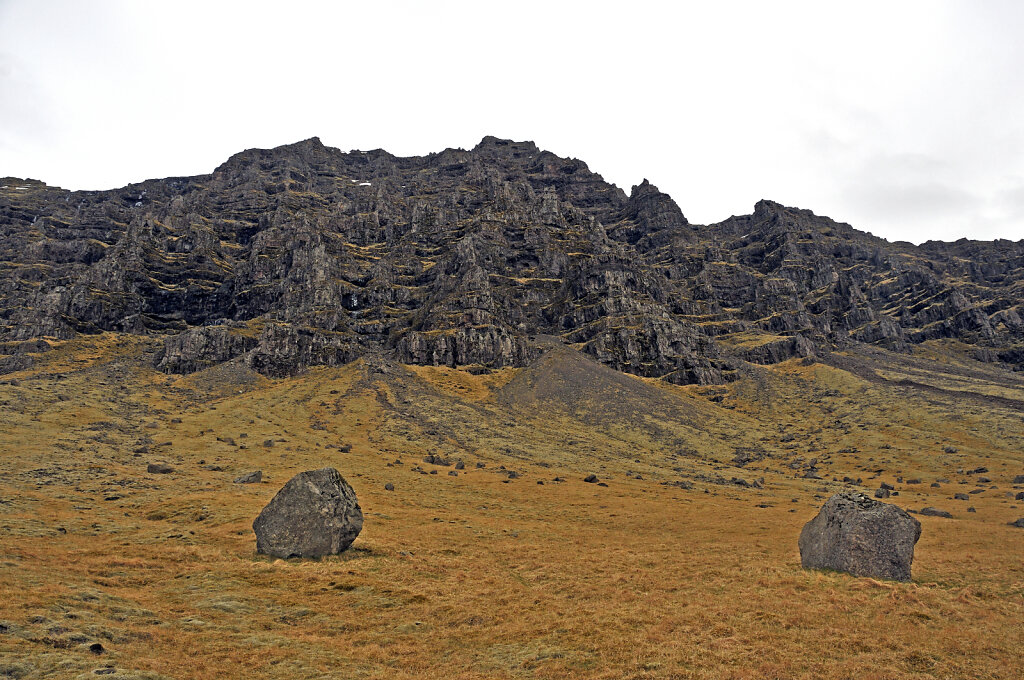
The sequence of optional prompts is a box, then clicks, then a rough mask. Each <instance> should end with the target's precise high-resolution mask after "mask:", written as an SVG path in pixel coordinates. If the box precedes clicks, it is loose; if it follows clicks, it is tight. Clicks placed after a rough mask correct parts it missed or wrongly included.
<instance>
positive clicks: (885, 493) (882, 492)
mask: <svg viewBox="0 0 1024 680" xmlns="http://www.w3.org/2000/svg"><path fill="white" fill-rule="evenodd" d="M890 493H891V492H890V491H889V490H888V489H875V498H888V497H889V494H890Z"/></svg>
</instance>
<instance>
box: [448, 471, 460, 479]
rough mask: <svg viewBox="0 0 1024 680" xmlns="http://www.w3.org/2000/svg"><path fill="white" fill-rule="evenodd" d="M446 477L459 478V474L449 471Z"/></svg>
mask: <svg viewBox="0 0 1024 680" xmlns="http://www.w3.org/2000/svg"><path fill="white" fill-rule="evenodd" d="M448 476H449V477H458V476H459V473H458V472H456V471H455V470H449V471H448Z"/></svg>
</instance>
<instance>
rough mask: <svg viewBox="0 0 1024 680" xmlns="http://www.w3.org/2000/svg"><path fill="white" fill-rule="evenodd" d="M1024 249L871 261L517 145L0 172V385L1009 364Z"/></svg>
mask: <svg viewBox="0 0 1024 680" xmlns="http://www.w3.org/2000/svg"><path fill="white" fill-rule="evenodd" d="M1022 299H1024V241H1018V242H1015V243H1014V242H1009V241H996V242H978V241H968V240H961V241H957V242H956V243H940V242H928V243H925V244H923V245H921V246H913V245H911V244H908V243H889V242H887V241H885V240H883V239H880V238H876V237H873V236H871V235H869V234H866V233H863V232H860V231H857V230H855V229H853V228H852V227H850V226H849V225H846V224H842V223H839V222H835V221H833V220H831V219H829V218H827V217H821V216H817V215H815V214H814V213H812V212H810V211H808V210H800V209H795V208H788V207H785V206H782V205H779V204H777V203H773V202H771V201H760V202H759V203H757V205H756V206H754V210H753V213H752V214H750V215H744V216H739V217H731V218H729V219H727V220H725V221H724V222H720V223H718V224H712V225H706V226H705V225H694V224H690V223H689V222H688V221H687V219H686V217H685V216H684V215H683V212H682V211H681V210H680V208H679V206H677V205H676V203H675V202H674V201H673V200H672V199H671V198H670V197H669V196H668V195H666V194H664V193H662V192H661V191H659V190H658V189H657V187H655V186H654V185H652V184H650V183H649V182H648V181H646V180H644V181H643V182H642V183H641V184H640V185H638V186H635V187H633V188H632V190H631V192H630V193H629V194H628V195H627V194H626V193H625V192H623V191H622V190H621V189H619V188H618V187H616V186H614V185H612V184H609V183H608V182H606V181H604V180H603V179H602V177H601V176H600V175H598V174H596V173H594V172H591V171H590V169H589V168H588V167H587V165H586V164H585V163H583V162H582V161H579V160H575V159H565V158H560V157H558V156H556V155H554V154H552V153H550V152H547V151H542V150H540V149H538V148H537V147H536V146H535V145H534V144H533V143H531V142H513V141H509V140H502V139H496V138H494V137H486V138H484V139H483V140H482V141H481V142H480V144H478V145H477V146H476V147H475V148H473V149H471V150H469V151H465V150H459V149H447V150H445V151H442V152H440V153H436V154H431V155H428V156H425V157H410V158H400V157H396V156H393V155H391V154H389V153H387V152H386V151H382V150H376V151H368V152H361V151H353V152H350V153H343V152H341V151H339V150H337V149H333V148H329V147H325V146H324V145H323V144H321V142H320V140H318V139H316V138H313V139H309V140H306V141H303V142H299V143H297V144H292V145H288V146H282V147H279V148H276V149H270V150H260V149H251V150H247V151H243V152H242V153H239V154H236V155H235V156H232V157H231V158H230V159H228V161H227V162H226V163H224V164H223V165H221V166H220V167H218V168H217V169H216V170H214V171H213V173H212V174H209V175H203V176H198V177H174V178H168V179H161V180H149V181H145V182H142V183H139V184H133V185H129V186H127V187H124V188H122V189H116V190H111V191H66V190H63V189H59V188H56V187H50V186H47V185H46V184H43V183H42V182H38V181H34V180H22V179H17V178H10V177H9V178H5V179H2V180H0V341H2V345H0V355H4V356H0V370H2V368H3V367H6V368H7V370H13V369H14V368H17V367H20V366H23V365H24V362H25V361H29V359H27V358H26V353H27V352H28V351H39V349H40V348H41V347H44V346H45V345H46V343H45V342H42V343H41V342H40V340H41V339H46V338H51V339H67V338H71V337H73V336H75V335H77V334H82V333H99V332H103V331H118V332H127V333H134V334H148V335H159V336H162V337H163V338H164V342H163V349H162V351H161V352H160V353H159V355H158V356H157V357H156V358H155V361H156V362H157V363H158V366H159V367H160V368H161V369H162V370H164V371H167V372H173V373H187V372H193V371H196V370H199V369H202V368H204V367H208V366H211V365H214V364H217V363H221V362H225V361H229V360H240V361H244V362H246V363H247V364H248V365H249V366H251V367H252V368H255V369H256V370H258V371H260V372H262V373H264V374H267V375H286V374H292V373H295V372H297V371H301V370H302V369H303V368H304V367H307V366H312V365H336V364H342V363H347V362H349V361H352V360H354V359H356V358H358V357H360V356H364V355H367V354H384V355H387V356H390V357H391V358H393V359H396V360H398V361H401V362H404V363H410V364H446V365H468V366H471V367H476V368H478V369H479V370H486V369H488V368H494V367H501V366H510V365H513V366H520V365H524V364H525V363H527V362H528V361H529V360H531V359H532V358H534V357H535V356H537V354H538V352H539V344H538V342H539V340H538V337H539V336H545V337H546V338H547V340H545V342H549V341H550V336H555V337H556V338H559V339H561V341H562V342H564V343H566V344H569V345H572V346H574V347H576V348H577V349H580V350H582V351H583V352H585V353H587V354H589V355H591V356H593V357H594V358H596V359H597V360H598V361H600V362H601V363H604V364H606V365H608V366H610V367H612V368H614V369H617V370H620V371H625V372H628V373H632V374H636V375H641V376H649V377H658V378H663V379H665V380H668V381H671V382H676V383H719V382H723V381H727V380H730V379H732V378H734V377H735V376H736V375H737V373H738V372H739V371H741V370H742V367H743V365H744V362H756V363H773V362H778V361H781V360H784V359H787V358H791V357H794V356H812V355H818V356H823V355H827V354H828V353H829V352H831V351H834V350H836V349H842V348H844V347H849V346H850V345H851V344H853V343H870V344H874V345H879V346H882V347H885V348H887V349H890V350H893V351H898V352H906V351H910V350H911V349H912V348H913V346H914V345H916V344H918V343H921V342H924V341H927V340H935V339H943V338H948V339H955V340H958V341H959V342H960V343H962V347H963V348H964V349H966V350H967V351H969V352H971V353H972V354H973V355H974V357H975V358H977V359H981V360H984V361H990V362H1003V363H1005V364H1007V365H1008V366H1012V367H1015V368H1017V369H1020V368H1024V321H1022V318H1021V313H1022V312H1024V310H1022V309H1021V301H1022Z"/></svg>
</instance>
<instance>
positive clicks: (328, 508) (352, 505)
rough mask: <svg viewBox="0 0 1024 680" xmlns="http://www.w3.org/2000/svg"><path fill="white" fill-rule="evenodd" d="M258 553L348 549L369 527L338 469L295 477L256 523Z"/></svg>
mask: <svg viewBox="0 0 1024 680" xmlns="http://www.w3.org/2000/svg"><path fill="white" fill-rule="evenodd" d="M252 528H253V531H255V532H256V552H258V553H262V554H264V555H273V556H275V557H282V558H289V557H323V556H324V555H336V554H338V553H340V552H342V551H343V550H345V549H346V548H348V547H349V546H350V545H351V544H352V541H354V540H356V536H358V535H359V532H360V531H361V530H362V528H363V511H362V509H361V508H360V507H359V502H358V501H357V500H356V493H355V491H353V490H352V487H351V486H349V484H348V482H346V481H345V479H344V478H343V477H342V476H341V474H339V472H338V471H337V470H335V469H334V468H323V469H322V470H309V471H307V472H302V473H300V474H297V475H295V476H294V477H292V478H291V479H290V480H288V482H287V483H286V484H285V485H284V486H283V487H281V490H280V491H278V492H277V495H276V496H274V498H273V499H271V501H270V503H268V504H267V507H265V508H263V510H262V512H260V514H259V517H257V518H256V521H254V522H253V523H252Z"/></svg>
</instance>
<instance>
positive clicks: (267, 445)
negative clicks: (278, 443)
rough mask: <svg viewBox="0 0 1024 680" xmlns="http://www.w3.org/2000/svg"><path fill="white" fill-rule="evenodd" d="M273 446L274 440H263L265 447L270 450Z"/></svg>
mask: <svg viewBox="0 0 1024 680" xmlns="http://www.w3.org/2000/svg"><path fill="white" fill-rule="evenodd" d="M273 445H274V440H273V439H264V440H263V446H265V447H267V448H268V449H269V448H270V447H272V446H273Z"/></svg>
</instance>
